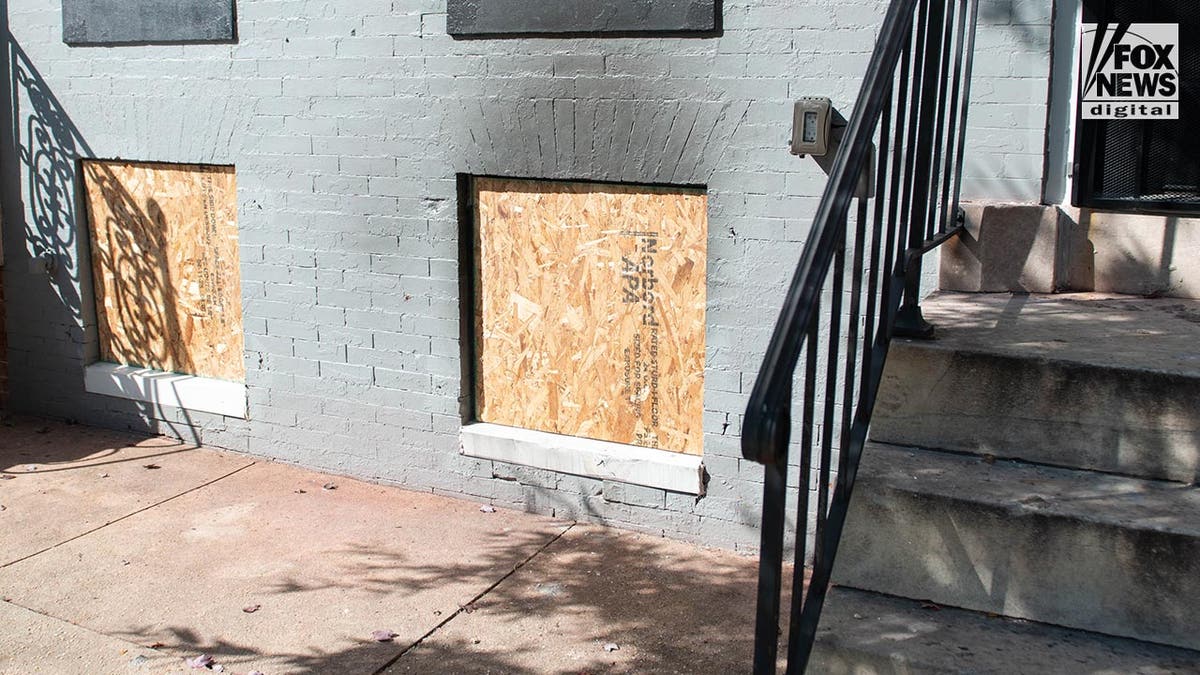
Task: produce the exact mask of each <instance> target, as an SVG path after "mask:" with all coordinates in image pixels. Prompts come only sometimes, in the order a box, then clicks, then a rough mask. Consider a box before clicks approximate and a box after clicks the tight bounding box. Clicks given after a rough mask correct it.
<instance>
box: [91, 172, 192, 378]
mask: <svg viewBox="0 0 1200 675" xmlns="http://www.w3.org/2000/svg"><path fill="white" fill-rule="evenodd" d="M83 173H84V177H85V179H86V181H87V183H88V185H89V186H91V187H92V189H93V190H96V191H98V192H99V194H100V196H101V198H102V199H103V200H104V202H105V204H106V205H107V211H108V214H107V216H106V218H105V222H104V224H103V225H102V226H101V227H103V228H104V231H105V235H106V236H105V239H106V241H107V244H108V245H107V246H106V247H101V246H93V247H92V250H91V254H92V257H91V263H92V265H93V266H94V275H95V276H96V277H97V278H96V279H95V281H96V284H95V291H96V306H97V308H100V307H103V308H104V311H103V312H100V315H99V316H98V317H97V320H98V324H99V333H100V341H101V343H102V344H101V357H102V358H104V357H109V355H110V354H111V355H120V356H121V357H122V358H121V362H123V363H126V364H128V365H136V366H144V367H147V368H155V369H158V370H174V371H177V372H182V373H192V372H195V364H194V363H193V361H192V358H191V355H190V353H189V352H188V350H187V349H186V348H185V341H183V340H172V339H169V337H170V336H182V334H183V333H182V326H181V325H180V321H179V308H178V304H179V303H178V302H177V301H176V298H175V290H174V288H173V287H172V285H171V283H170V279H171V261H170V259H169V258H168V257H167V246H168V242H167V240H166V231H167V223H166V216H165V215H164V214H163V211H162V208H161V207H160V206H159V204H158V202H157V201H156V200H155V199H154V198H153V197H151V198H150V199H148V200H147V202H146V205H145V208H142V207H141V206H139V205H138V203H137V200H136V199H135V198H134V197H133V195H131V194H129V192H128V191H127V190H126V189H125V188H124V187H123V186H122V185H121V183H120V181H119V180H118V179H117V177H116V176H115V175H114V174H113V171H112V169H111V168H109V167H108V166H106V165H104V164H99V163H95V162H91V163H87V164H85V165H84V167H83ZM89 225H90V221H89ZM101 274H108V275H111V276H113V277H118V278H120V279H122V280H123V283H120V284H104V283H101V281H100V279H99V278H98V277H99V275H101ZM98 311H99V310H98ZM106 344H107V347H105V345H106ZM112 360H115V359H112Z"/></svg>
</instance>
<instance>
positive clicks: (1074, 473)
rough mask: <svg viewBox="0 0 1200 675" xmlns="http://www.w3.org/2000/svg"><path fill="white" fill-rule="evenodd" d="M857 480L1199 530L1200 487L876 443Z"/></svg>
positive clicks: (1063, 514)
mask: <svg viewBox="0 0 1200 675" xmlns="http://www.w3.org/2000/svg"><path fill="white" fill-rule="evenodd" d="M859 478H860V480H871V481H882V482H885V483H886V484H887V485H888V486H889V487H891V488H893V489H900V490H904V491H907V492H912V493H919V494H921V495H925V496H937V497H940V498H944V499H951V500H956V501H963V502H971V503H976V504H982V505H986V506H990V507H993V508H1002V509H1006V510H1008V511H1009V512H1011V514H1012V515H1013V516H1014V517H1019V516H1032V515H1038V516H1043V517H1047V516H1048V517H1060V518H1071V519H1076V520H1082V521H1087V522H1093V523H1100V524H1104V525H1111V526H1114V527H1120V528H1125V529H1132V530H1148V531H1154V532H1165V533H1170V534H1174V535H1180V536H1186V537H1200V487H1198V486H1196V485H1188V484H1183V483H1175V482H1170V481H1163V480H1152V479H1145V478H1130V477H1126V476H1118V475H1113V474H1106V473H1099V472H1095V471H1086V470H1080V469H1067V468H1058V467H1049V466H1045V465H1038V464H1030V463H1027V462H1020V461H1013V460H1003V459H996V460H990V458H980V457H977V456H971V455H960V454H954V453H948V452H941V451H937V450H925V449H921V448H912V447H906V446H897V445H889V444H885V443H876V442H872V443H870V444H868V449H867V454H866V455H865V457H864V459H863V463H862V466H861V468H860V470H859Z"/></svg>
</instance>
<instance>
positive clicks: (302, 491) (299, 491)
mask: <svg viewBox="0 0 1200 675" xmlns="http://www.w3.org/2000/svg"><path fill="white" fill-rule="evenodd" d="M296 494H298V495H305V494H308V490H296Z"/></svg>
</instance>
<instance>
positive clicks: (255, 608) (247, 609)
mask: <svg viewBox="0 0 1200 675" xmlns="http://www.w3.org/2000/svg"><path fill="white" fill-rule="evenodd" d="M260 609H262V605H247V606H245V607H243V608H242V611H243V612H245V613H247V614H253V613H255V612H257V611H258V610H260Z"/></svg>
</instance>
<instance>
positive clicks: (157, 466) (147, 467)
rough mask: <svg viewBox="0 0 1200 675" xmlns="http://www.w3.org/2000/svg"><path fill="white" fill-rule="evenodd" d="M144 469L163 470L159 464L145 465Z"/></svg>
mask: <svg viewBox="0 0 1200 675" xmlns="http://www.w3.org/2000/svg"><path fill="white" fill-rule="evenodd" d="M142 468H143V469H161V468H162V467H161V466H159V465H157V464H143V465H142Z"/></svg>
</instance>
